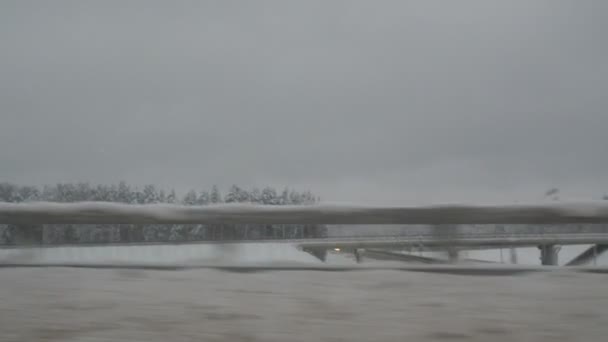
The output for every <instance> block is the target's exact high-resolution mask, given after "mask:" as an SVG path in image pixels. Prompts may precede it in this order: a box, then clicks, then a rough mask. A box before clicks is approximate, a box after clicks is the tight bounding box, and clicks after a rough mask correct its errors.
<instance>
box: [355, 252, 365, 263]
mask: <svg viewBox="0 0 608 342" xmlns="http://www.w3.org/2000/svg"><path fill="white" fill-rule="evenodd" d="M355 260H357V264H360V263H362V262H363V250H362V249H361V248H355Z"/></svg>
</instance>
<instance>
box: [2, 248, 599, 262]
mask: <svg viewBox="0 0 608 342" xmlns="http://www.w3.org/2000/svg"><path fill="white" fill-rule="evenodd" d="M588 247H589V246H588V245H572V246H562V247H561V250H560V252H559V264H560V265H564V264H566V263H567V262H568V261H570V260H572V259H573V258H574V257H575V256H577V255H578V254H580V253H581V252H582V251H584V250H585V249H587V248H588ZM516 253H517V263H518V264H520V265H540V259H539V257H540V252H539V250H538V248H536V247H529V248H517V249H516ZM412 254H414V255H419V253H416V252H412ZM501 254H502V257H501ZM422 255H423V256H428V257H438V258H445V253H441V252H423V253H422ZM460 257H461V258H462V259H475V260H481V261H491V262H501V260H502V262H504V263H510V251H509V249H503V250H502V252H501V251H500V250H498V249H495V250H469V251H461V252H460ZM2 263H26V264H121V265H124V264H136V265H157V266H164V265H197V264H222V265H264V264H276V263H283V264H308V265H310V264H313V265H317V264H319V265H320V264H322V263H321V261H320V260H318V259H316V258H315V257H313V256H312V255H310V254H308V253H306V252H303V251H301V250H299V249H297V248H296V247H295V246H293V245H291V244H288V243H246V244H226V245H204V244H192V245H188V244H185V245H150V246H107V247H101V246H96V247H78V246H75V247H52V248H11V249H0V264H2ZM378 263H380V262H378V261H374V260H373V259H370V258H365V256H364V264H378ZM327 264H329V265H348V264H352V265H354V264H355V261H354V258H353V257H352V256H351V255H348V254H334V253H330V254H329V255H328V258H327ZM393 264H394V263H393ZM597 265H600V266H606V265H608V254H604V255H601V256H599V257H598V259H597Z"/></svg>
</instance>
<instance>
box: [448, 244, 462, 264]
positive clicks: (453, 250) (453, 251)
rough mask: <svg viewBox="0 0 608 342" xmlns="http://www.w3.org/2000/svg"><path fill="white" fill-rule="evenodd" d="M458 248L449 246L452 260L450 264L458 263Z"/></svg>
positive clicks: (450, 259) (449, 254)
mask: <svg viewBox="0 0 608 342" xmlns="http://www.w3.org/2000/svg"><path fill="white" fill-rule="evenodd" d="M458 255H459V253H458V249H457V248H454V247H452V248H448V261H449V262H450V264H456V263H458Z"/></svg>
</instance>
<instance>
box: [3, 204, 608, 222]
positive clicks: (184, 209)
mask: <svg viewBox="0 0 608 342" xmlns="http://www.w3.org/2000/svg"><path fill="white" fill-rule="evenodd" d="M606 222H608V201H600V202H589V203H551V204H532V205H500V206H491V205H442V206H419V207H370V206H336V205H310V206H260V205H242V204H241V205H210V206H198V207H197V206H178V205H127V204H117V203H107V202H84V203H27V204H13V203H0V223H7V224H54V223H57V224H121V223H124V224H243V223H244V224H246V223H259V224H292V223H293V224H517V223H527V224H557V223H606Z"/></svg>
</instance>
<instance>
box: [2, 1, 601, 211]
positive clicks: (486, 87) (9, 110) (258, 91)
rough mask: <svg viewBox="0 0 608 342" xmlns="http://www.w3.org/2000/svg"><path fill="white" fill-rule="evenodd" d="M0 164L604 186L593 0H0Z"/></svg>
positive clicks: (373, 188)
mask: <svg viewBox="0 0 608 342" xmlns="http://www.w3.org/2000/svg"><path fill="white" fill-rule="evenodd" d="M0 49H1V50H0V51H1V52H0V181H11V182H17V183H22V184H44V183H55V182H62V181H90V182H93V183H106V182H118V181H120V180H126V181H128V182H131V183H135V184H144V183H155V184H158V185H162V186H165V187H175V188H176V189H178V190H180V191H183V190H184V189H188V188H190V187H193V188H203V187H210V186H211V185H212V184H218V185H220V186H221V187H223V188H227V187H228V186H229V185H230V184H233V183H237V184H240V185H243V186H263V185H266V184H271V185H275V186H280V187H282V186H293V187H297V188H300V189H311V190H313V191H315V192H316V193H318V194H320V195H321V196H322V197H323V198H324V199H326V200H328V201H340V202H358V203H418V202H455V201H486V200H489V201H501V202H502V201H507V202H508V201H515V200H521V201H529V200H537V199H539V198H541V197H542V195H543V193H544V191H545V190H547V189H548V188H551V187H559V188H560V189H562V193H563V194H564V195H563V196H571V197H577V198H598V197H601V196H602V195H604V194H605V193H607V192H608V110H607V108H608V3H607V2H605V1H599V0H598V1H576V2H575V1H549V0H547V1H483V0H480V1H458V2H456V1H436V2H435V1H418V2H414V1H351V0H348V1H326V0H320V1H315V0H306V1H298V2H295V1H289V2H288V1H279V0H277V1H59V0H57V1H23V0H19V1H2V2H0Z"/></svg>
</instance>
